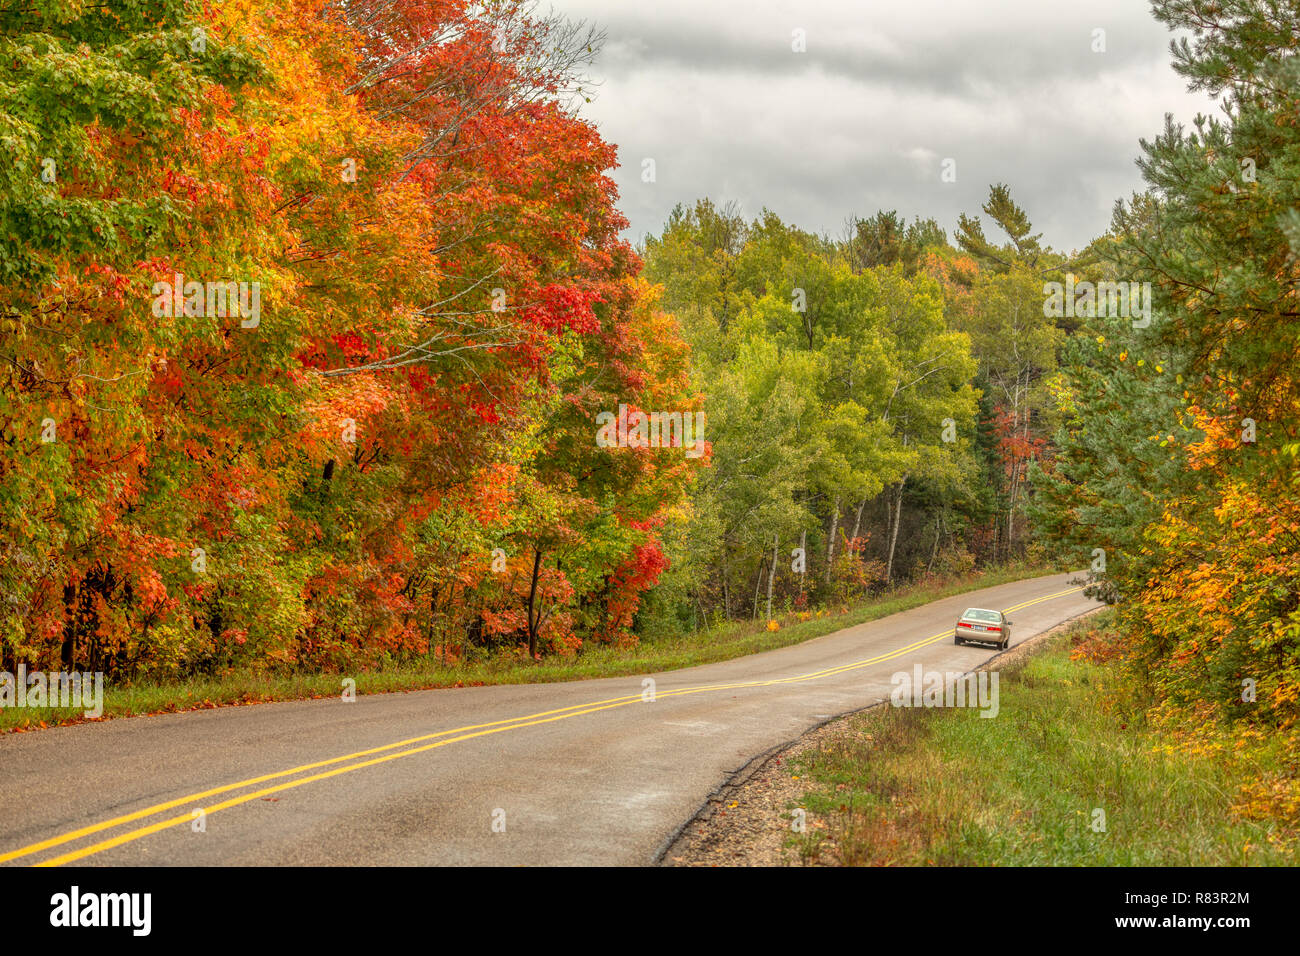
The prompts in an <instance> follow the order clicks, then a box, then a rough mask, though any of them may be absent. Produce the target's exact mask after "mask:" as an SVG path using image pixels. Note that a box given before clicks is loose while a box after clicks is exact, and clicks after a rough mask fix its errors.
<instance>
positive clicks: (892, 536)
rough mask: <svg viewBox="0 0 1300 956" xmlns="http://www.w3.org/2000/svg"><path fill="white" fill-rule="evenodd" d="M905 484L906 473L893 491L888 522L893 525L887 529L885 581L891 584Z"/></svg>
mask: <svg viewBox="0 0 1300 956" xmlns="http://www.w3.org/2000/svg"><path fill="white" fill-rule="evenodd" d="M905 484H907V475H904V476H903V480H902V481H900V482H899V483H898V487H897V488H896V489H895V491H894V508H893V511H894V514H893V520H892V521H891V522H890V524H891V525H892V526H893V527H892V528H891V529H890V531H889V561H888V562H887V563H886V564H885V583H886V584H892V583H893V581H894V547H895V546H896V545H897V544H898V526H899V525H900V524H901V523H902V518H903V486H904V485H905Z"/></svg>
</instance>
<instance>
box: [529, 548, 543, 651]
mask: <svg viewBox="0 0 1300 956" xmlns="http://www.w3.org/2000/svg"><path fill="white" fill-rule="evenodd" d="M541 572H542V549H541V548H537V549H536V551H535V552H534V555H533V581H532V584H531V585H529V587H528V659H529V660H535V659H536V658H537V625H538V623H539V621H540V619H541V615H540V614H539V615H537V618H536V619H534V617H533V608H534V606H535V605H536V603H537V579H538V577H540V576H541Z"/></svg>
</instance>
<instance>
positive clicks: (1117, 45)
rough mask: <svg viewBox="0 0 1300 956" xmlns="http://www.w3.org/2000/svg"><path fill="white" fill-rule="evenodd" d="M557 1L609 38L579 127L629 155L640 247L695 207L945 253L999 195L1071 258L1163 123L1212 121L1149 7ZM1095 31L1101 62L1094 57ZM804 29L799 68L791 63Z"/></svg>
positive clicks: (628, 192)
mask: <svg viewBox="0 0 1300 956" xmlns="http://www.w3.org/2000/svg"><path fill="white" fill-rule="evenodd" d="M551 4H552V6H553V7H554V9H555V10H556V11H558V12H561V13H564V14H566V15H568V16H569V17H571V18H575V19H578V18H581V19H587V20H590V21H593V22H595V23H596V24H597V25H599V26H600V27H602V28H603V29H604V30H605V31H606V32H607V34H608V39H607V41H606V44H605V46H604V49H603V51H602V52H601V54H600V57H599V59H598V60H597V62H596V65H595V70H594V77H595V78H596V79H597V80H598V81H599V82H600V87H599V89H598V92H597V94H596V96H595V98H594V100H593V102H592V103H591V104H590V105H588V106H585V107H584V115H586V116H587V117H588V118H589V119H591V120H593V121H594V122H596V123H597V125H598V126H599V127H600V129H601V131H602V133H603V135H604V137H605V138H606V139H607V140H608V141H610V142H612V143H614V144H616V145H617V146H618V147H619V160H620V163H621V168H620V169H619V170H618V171H617V172H616V174H615V179H616V180H617V182H618V185H619V191H620V193H621V197H622V198H621V208H622V209H623V211H624V213H625V214H626V215H627V217H628V219H630V220H631V223H632V226H631V229H629V230H628V237H629V238H630V239H632V240H633V241H637V240H638V239H639V238H640V237H641V236H642V235H643V234H645V233H647V232H649V233H655V234H657V233H658V232H659V231H660V230H661V229H662V228H663V223H664V220H665V218H666V216H667V214H668V212H669V210H671V209H672V207H673V205H674V204H675V203H678V202H684V203H690V202H692V201H693V200H695V199H696V198H699V197H702V196H708V197H710V198H712V199H714V200H715V201H722V202H725V201H727V200H736V201H738V202H739V203H740V204H741V208H742V210H743V212H744V213H745V214H746V216H747V217H753V216H754V215H757V214H758V213H759V212H760V211H761V210H762V208H763V207H764V206H766V207H768V208H770V209H772V210H774V211H775V212H776V213H777V214H778V215H780V216H781V217H782V218H783V219H785V220H786V221H788V222H792V223H794V224H796V225H798V226H801V227H803V228H805V229H809V230H812V231H814V232H829V233H831V234H832V235H835V236H838V235H839V234H840V231H841V226H842V223H843V221H844V219H845V218H846V217H847V216H849V215H853V214H856V215H861V216H867V215H871V214H872V213H874V212H875V211H876V210H877V209H896V210H898V211H899V213H901V214H903V215H904V216H905V217H906V218H907V219H909V220H910V219H911V218H912V217H914V216H916V215H920V216H923V217H926V216H929V217H933V218H935V219H936V220H938V222H939V224H940V225H941V226H942V227H943V228H944V229H945V230H947V231H948V234H949V236H950V237H951V235H952V233H953V231H954V229H955V227H956V220H957V214H958V213H959V212H963V211H965V212H969V213H977V212H979V206H980V204H981V203H982V202H983V201H984V199H985V198H986V196H987V195H988V187H989V184H991V183H995V182H1005V183H1007V184H1008V185H1009V186H1010V187H1011V194H1012V196H1013V197H1014V198H1015V199H1016V200H1017V201H1018V202H1019V203H1020V204H1021V205H1022V206H1023V207H1025V209H1026V210H1027V211H1028V213H1029V216H1030V219H1031V220H1032V222H1033V223H1034V228H1035V231H1039V232H1042V233H1044V236H1043V240H1044V242H1046V243H1048V244H1050V245H1052V246H1053V247H1055V248H1057V249H1059V250H1061V251H1068V250H1070V249H1073V248H1079V247H1082V246H1084V245H1086V244H1087V243H1088V241H1089V240H1091V239H1092V238H1093V237H1095V236H1096V235H1098V234H1100V233H1101V232H1103V231H1105V229H1106V227H1107V226H1108V225H1109V223H1110V213H1111V207H1112V205H1113V203H1114V201H1115V200H1116V199H1117V198H1121V197H1124V198H1127V197H1128V196H1129V194H1130V193H1131V192H1132V191H1133V190H1135V189H1137V188H1139V187H1140V185H1141V175H1140V173H1139V172H1138V170H1137V167H1136V166H1135V165H1134V162H1133V161H1134V159H1135V157H1136V156H1137V155H1138V153H1139V148H1138V139H1139V137H1146V138H1148V139H1150V138H1152V137H1154V136H1155V135H1156V134H1157V133H1158V132H1159V131H1160V129H1161V128H1162V126H1163V123H1164V114H1165V113H1166V112H1172V113H1173V114H1174V116H1175V119H1177V120H1182V121H1184V122H1190V121H1191V119H1192V118H1193V117H1194V116H1195V115H1196V113H1197V112H1198V111H1202V112H1212V111H1213V110H1215V109H1216V107H1215V105H1214V104H1213V103H1212V102H1210V101H1209V100H1208V99H1206V98H1205V97H1203V96H1201V95H1199V94H1197V95H1193V94H1190V93H1187V92H1186V90H1185V84H1184V82H1183V80H1182V79H1181V78H1180V77H1178V76H1177V75H1175V74H1174V72H1173V70H1172V69H1171V68H1170V66H1169V59H1170V58H1169V40H1170V34H1169V32H1168V31H1167V30H1166V28H1165V27H1164V25H1163V24H1161V23H1158V22H1157V21H1156V20H1155V19H1154V18H1153V17H1152V16H1151V12H1150V8H1149V6H1148V4H1146V3H1144V2H1141V0H1089V2H1073V3H1071V2H1066V0H980V2H977V0H893V2H888V3H885V2H880V0H651V2H637V0H551ZM1099 28H1100V29H1103V30H1105V36H1104V43H1105V52H1093V49H1092V47H1093V45H1094V42H1095V40H1094V31H1095V30H1097V29H1099ZM796 29H798V30H802V31H804V32H805V35H806V45H807V52H804V53H796V52H793V50H792V48H791V46H792V42H793V31H795V30H796ZM647 157H649V158H652V159H654V161H655V167H656V168H655V173H656V181H655V182H654V183H644V182H642V176H641V173H642V161H643V160H644V159H645V158H647ZM948 158H951V159H953V160H955V169H956V182H952V183H945V182H942V181H941V168H942V163H943V161H944V160H945V159H948ZM988 231H994V232H996V230H988ZM998 236H999V238H1001V234H1000V233H998Z"/></svg>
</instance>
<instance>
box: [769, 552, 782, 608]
mask: <svg viewBox="0 0 1300 956" xmlns="http://www.w3.org/2000/svg"><path fill="white" fill-rule="evenodd" d="M780 547H781V539H780V537H779V536H778V535H775V534H774V535H772V566H771V567H770V568H768V569H767V619H768V620H769V621H770V620H772V585H773V584H774V583H776V561H777V557H778V554H777V551H778V549H779V548H780Z"/></svg>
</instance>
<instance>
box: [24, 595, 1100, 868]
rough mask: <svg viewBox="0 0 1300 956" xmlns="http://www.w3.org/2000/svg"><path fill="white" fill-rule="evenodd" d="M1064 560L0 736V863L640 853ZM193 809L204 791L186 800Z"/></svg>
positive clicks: (1020, 628)
mask: <svg viewBox="0 0 1300 956" xmlns="http://www.w3.org/2000/svg"><path fill="white" fill-rule="evenodd" d="M1076 577H1077V576H1076V575H1073V574H1056V575H1050V576H1046V577H1039V578H1032V579H1029V580H1025V581H1019V582H1015V583H1012V584H1005V585H1000V586H998V587H992V588H987V589H985V590H981V591H973V592H968V593H966V594H963V595H958V596H956V597H952V598H946V599H944V600H940V601H935V602H933V603H931V604H928V605H925V606H924V607H919V608H915V609H913V610H910V611H905V612H903V613H900V614H895V615H892V616H890V617H887V618H883V619H881V620H878V621H872V622H870V623H867V624H861V625H858V626H856V627H850V628H846V629H845V630H841V631H838V632H836V633H834V634H830V635H827V636H825V637H820V638H817V639H815V640H811V641H807V642H805V643H803V644H798V645H795V646H793V647H786V648H782V649H780V650H775V651H769V652H766V653H763V654H755V655H751V656H748V657H741V658H736V659H734V660H730V661H724V662H722V663H717V664H708V665H705V666H701V667H692V668H687V669H683V670H676V671H670V672H667V673H661V674H653V675H649V677H651V678H652V679H653V700H650V699H647V698H649V697H650V696H651V695H650V689H651V688H650V687H649V686H648V685H647V684H646V683H644V682H645V680H646V678H644V677H641V676H637V677H618V678H609V679H602V680H587V681H572V682H568V683H555V684H528V685H508V686H498V687H468V688H461V689H455V690H430V691H419V692H412V693H399V694H379V695H373V696H361V697H358V698H357V699H356V701H355V702H352V703H347V702H344V701H342V700H339V699H333V700H311V701H290V702H285V703H272V704H261V705H257V706H249V707H227V708H221V709H217V710H206V711H194V712H188V713H181V714H168V715H162V716H156V717H132V718H126V719H116V720H108V721H102V722H95V723H86V724H79V725H74V726H69V727H56V728H51V729H49V730H43V731H39V732H32V733H25V734H9V735H6V736H3V737H0V766H2V767H3V768H4V770H3V774H0V781H2V782H0V864H3V865H7V866H21V865H31V864H43V865H74V866H92V865H118V866H121V865H199V866H216V865H236V866H238V865H299V864H309V865H349V864H353V865H357V864H359V865H447V864H450V865H459V864H491V865H534V866H535V865H590V864H621V865H644V864H650V863H652V862H654V860H655V858H656V855H657V854H658V853H659V852H660V851H661V850H662V849H663V848H664V847H665V846H666V844H667V843H668V841H669V840H671V838H672V837H673V835H674V834H675V833H676V832H677V831H678V829H679V828H680V827H681V826H682V825H683V824H684V823H685V822H686V821H687V820H689V819H690V818H691V817H692V816H693V815H694V814H695V812H696V811H697V810H698V809H699V807H700V806H701V804H703V803H704V802H705V800H706V799H707V798H708V797H709V795H710V794H711V793H712V792H713V791H714V790H715V789H716V788H718V787H719V786H720V785H721V784H723V783H725V782H726V781H727V780H728V779H729V777H730V776H731V775H732V774H733V773H734V772H735V771H736V770H737V769H738V768H740V767H742V766H743V765H745V764H746V763H748V762H749V761H750V760H751V759H752V758H753V757H754V756H756V755H758V754H762V753H764V752H766V751H769V750H771V749H772V748H774V747H777V746H779V745H781V744H783V743H786V742H789V741H791V740H793V739H794V738H796V737H798V736H799V735H801V734H803V733H805V732H806V731H808V730H810V729H811V728H813V727H815V726H817V725H819V724H821V723H823V722H825V721H826V720H827V719H829V718H830V717H832V716H835V715H839V714H844V713H847V712H851V711H855V710H859V709H861V708H864V707H868V706H870V705H871V704H874V703H876V702H877V701H879V700H882V699H887V698H888V697H889V692H890V688H891V682H890V678H891V675H893V674H894V673H896V672H898V671H903V670H911V669H912V667H913V666H914V665H915V664H918V663H919V664H921V665H922V666H923V667H924V668H925V669H929V670H942V671H968V670H971V669H973V668H975V667H978V666H979V665H980V664H982V663H983V662H984V661H986V660H987V659H988V658H989V657H991V656H993V655H994V654H995V653H996V651H995V650H994V648H992V647H991V646H990V647H977V646H969V645H968V646H961V647H959V646H955V645H954V644H953V640H952V628H953V624H954V622H955V621H956V619H957V617H958V615H959V614H960V613H961V611H962V610H963V609H965V608H967V607H987V608H994V609H1000V610H1004V611H1007V612H1008V614H1009V616H1010V617H1011V618H1012V620H1013V621H1014V624H1015V627H1014V628H1013V629H1012V634H1013V642H1012V643H1013V645H1014V644H1019V643H1022V642H1024V641H1025V640H1028V639H1029V638H1031V637H1033V636H1035V635H1036V634H1039V633H1042V632H1043V631H1046V630H1049V629H1051V628H1052V627H1055V626H1056V625H1058V624H1060V623H1062V622H1064V621H1066V620H1068V619H1070V618H1073V617H1077V616H1078V615H1080V614H1083V613H1085V612H1087V611H1089V610H1091V609H1093V608H1094V607H1096V606H1097V605H1096V602H1094V601H1093V600H1091V599H1089V598H1085V597H1084V596H1083V594H1082V593H1081V589H1080V587H1079V586H1078V585H1077V584H1075V583H1073V582H1074V580H1075V579H1076ZM200 811H201V813H200Z"/></svg>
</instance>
